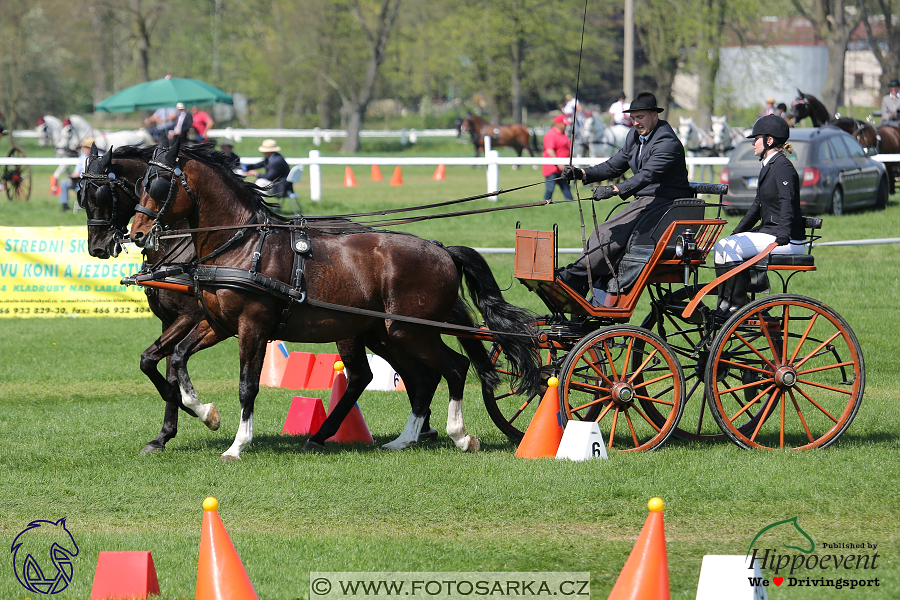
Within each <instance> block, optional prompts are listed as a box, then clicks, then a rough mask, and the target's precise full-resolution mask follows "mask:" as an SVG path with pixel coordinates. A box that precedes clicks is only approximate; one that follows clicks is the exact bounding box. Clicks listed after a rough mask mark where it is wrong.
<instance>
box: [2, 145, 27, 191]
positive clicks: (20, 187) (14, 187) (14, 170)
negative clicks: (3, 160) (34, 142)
mask: <svg viewBox="0 0 900 600" xmlns="http://www.w3.org/2000/svg"><path fill="white" fill-rule="evenodd" d="M7 156H8V157H10V158H12V157H19V158H25V156H26V155H25V152H24V151H22V150H20V149H18V148H13V149H12V150H10V151H9V154H8V155H7ZM2 175H3V177H2V178H3V187H5V188H6V197H7V198H9V199H10V200H18V201H20V202H24V201H25V200H28V198H30V197H31V166H30V165H8V166H5V167H3V173H2Z"/></svg>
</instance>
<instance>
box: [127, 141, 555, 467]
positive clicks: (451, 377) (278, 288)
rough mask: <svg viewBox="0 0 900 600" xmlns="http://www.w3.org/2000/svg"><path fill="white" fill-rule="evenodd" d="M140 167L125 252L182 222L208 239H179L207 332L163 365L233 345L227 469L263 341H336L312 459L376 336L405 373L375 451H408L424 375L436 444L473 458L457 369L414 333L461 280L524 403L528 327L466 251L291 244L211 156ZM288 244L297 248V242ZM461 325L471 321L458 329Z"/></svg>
mask: <svg viewBox="0 0 900 600" xmlns="http://www.w3.org/2000/svg"><path fill="white" fill-rule="evenodd" d="M153 163H154V164H153V165H151V167H150V168H149V169H148V170H147V173H146V174H145V176H144V179H143V182H142V185H141V188H142V193H141V199H140V207H139V208H138V214H137V215H136V216H135V219H134V223H133V224H132V227H131V240H132V242H134V243H135V244H136V245H138V246H139V247H147V246H149V247H153V246H154V245H155V243H156V240H157V239H158V235H159V232H160V231H161V230H162V228H163V227H167V226H170V225H171V224H173V223H175V222H177V221H179V220H181V219H184V218H186V219H188V221H189V223H190V226H191V227H192V228H204V229H205V228H210V229H209V230H208V231H205V232H200V233H194V234H192V235H193V241H194V246H195V251H196V252H197V254H198V255H199V256H203V257H206V258H205V259H204V262H206V263H212V264H206V265H199V266H198V267H197V269H196V271H195V274H194V276H195V280H196V282H197V283H196V286H197V296H198V298H200V301H201V302H202V303H203V304H204V307H205V309H206V312H207V314H208V319H209V320H210V321H211V322H213V323H214V324H215V327H214V329H213V331H211V332H204V331H199V332H191V333H190V334H188V336H187V337H186V338H185V339H184V340H183V341H182V342H180V343H179V344H178V345H177V346H176V349H175V353H174V354H173V364H176V369H178V368H179V366H180V365H181V363H182V362H183V361H184V360H185V359H186V356H188V355H189V354H190V353H191V351H192V349H193V348H194V347H195V346H196V345H197V344H199V343H201V342H202V341H203V339H204V337H205V336H207V335H212V336H222V335H225V336H228V335H234V334H237V335H238V346H239V352H240V363H241V367H240V386H239V396H240V401H241V423H240V426H239V427H238V431H237V435H236V436H235V440H234V443H233V444H232V446H231V447H230V448H229V449H228V450H226V451H225V453H224V454H223V455H222V458H223V459H225V460H232V459H237V458H240V453H241V451H242V450H243V449H244V448H245V447H246V446H247V444H249V443H250V441H251V439H252V437H253V406H254V401H255V399H256V396H257V394H258V392H259V377H260V372H261V370H262V363H263V358H264V356H265V350H266V342H267V341H268V340H269V339H272V338H271V336H273V335H274V333H275V331H276V329H278V330H279V331H280V333H279V337H280V338H281V339H284V340H286V341H292V342H313V343H322V342H329V341H339V340H340V342H339V344H338V350H339V351H340V354H341V359H342V360H343V361H344V363H345V364H346V366H347V371H348V373H349V380H348V383H347V390H346V392H345V393H344V395H343V396H342V397H341V399H340V400H339V401H338V404H337V406H335V408H334V409H333V410H332V412H331V413H330V414H329V415H328V418H327V419H326V420H325V423H324V424H323V425H322V427H321V429H320V430H319V431H318V432H317V433H316V434H315V435H313V436H312V437H311V438H310V439H309V441H308V442H307V445H306V446H305V447H306V448H308V449H316V448H320V447H322V446H323V445H324V442H325V440H326V439H328V438H329V437H331V436H332V435H334V433H335V432H336V431H337V426H338V425H339V424H340V422H341V421H342V420H343V419H344V417H345V416H346V415H347V414H348V413H349V412H350V409H351V408H352V406H353V405H354V403H355V402H356V400H357V399H358V398H359V396H360V394H361V393H362V392H363V390H364V389H365V387H366V385H367V384H368V383H369V381H371V379H372V372H371V369H370V368H369V366H368V361H367V360H366V358H365V353H364V352H360V350H361V349H362V348H363V347H364V345H365V344H366V340H367V339H370V338H375V339H377V340H378V341H379V342H380V343H381V344H383V345H384V346H385V347H386V348H387V349H388V350H389V351H390V352H391V354H392V355H393V357H394V359H395V360H396V361H397V363H399V364H402V365H404V371H405V372H404V373H401V376H402V377H403V378H404V383H406V386H407V390H410V392H411V393H413V394H415V396H416V402H415V406H414V408H413V411H412V414H411V415H410V417H409V420H408V422H407V425H406V428H405V429H404V431H403V432H402V433H401V434H400V436H399V437H398V438H397V439H396V440H394V442H391V443H390V444H387V445H386V447H387V448H388V449H402V448H406V447H409V446H410V445H412V444H414V443H415V442H416V440H417V438H418V434H419V432H420V431H421V429H422V425H423V422H424V420H425V415H426V414H427V411H428V410H429V407H430V403H431V399H432V396H433V394H434V390H435V389H436V387H437V383H438V381H436V380H435V376H436V377H437V380H439V379H440V376H443V377H445V378H446V379H447V383H448V389H449V393H450V407H449V410H448V415H447V434H448V435H449V436H450V437H451V439H452V440H453V442H454V443H455V444H456V446H457V447H458V448H460V449H462V450H464V451H475V450H477V449H478V448H479V443H478V440H477V439H475V438H474V437H472V436H471V435H468V434H467V433H466V431H465V425H464V423H463V417H462V397H463V391H464V387H465V376H466V371H467V370H468V366H469V360H467V359H466V358H465V357H464V356H463V355H461V354H458V353H457V352H454V351H453V350H451V349H450V348H449V347H448V346H447V345H446V344H445V343H444V342H443V340H442V339H441V330H440V329H439V328H438V327H435V326H432V325H429V324H423V323H422V322H421V321H419V320H420V319H425V320H427V321H432V322H446V320H447V318H448V317H449V316H450V315H451V312H452V311H453V309H454V307H455V306H456V304H457V302H458V300H459V297H458V292H459V289H460V285H461V283H462V281H463V280H465V283H466V285H467V287H468V289H469V293H470V296H471V297H472V298H473V300H475V303H476V304H477V306H478V308H479V310H480V312H481V314H482V315H483V317H484V318H485V322H486V325H487V327H489V328H490V329H492V330H494V331H501V332H505V333H512V334H513V335H503V334H502V333H501V334H497V335H496V337H497V338H498V340H502V342H501V343H502V344H503V348H504V350H506V351H508V352H511V354H509V355H508V358H509V360H510V361H511V362H512V363H514V364H515V365H516V366H515V368H516V369H521V371H518V372H519V373H522V374H523V377H522V381H523V382H524V384H525V387H526V388H527V389H529V390H533V391H535V393H537V392H536V390H537V389H538V386H539V383H540V370H539V366H538V365H537V364H536V363H535V355H534V352H533V351H532V349H531V347H530V339H531V336H532V331H531V328H530V326H529V325H528V324H527V323H528V322H529V321H530V319H531V317H530V315H528V314H527V313H526V312H525V311H522V310H521V309H518V308H516V307H514V306H512V305H510V304H508V303H506V302H504V301H503V298H502V295H501V293H500V288H499V286H497V283H496V281H495V280H494V277H493V275H492V274H491V271H490V267H489V266H488V265H487V263H486V262H485V261H484V258H483V257H482V256H481V255H480V254H478V253H477V252H475V251H474V250H472V249H471V248H465V247H462V246H451V247H444V246H442V245H440V244H438V243H435V242H430V241H427V240H423V239H420V238H417V237H415V236H412V235H409V234H403V233H394V232H387V231H373V230H371V229H368V228H360V229H359V230H358V231H347V230H346V226H345V228H344V230H343V231H328V230H327V229H324V230H323V229H321V228H319V227H317V226H316V225H309V226H308V227H305V228H303V229H299V230H297V231H295V232H294V233H293V234H292V233H291V231H289V230H288V229H287V228H286V227H285V225H289V223H286V222H285V220H284V219H283V218H282V217H280V216H279V215H278V214H277V213H275V212H273V211H272V210H271V208H270V204H269V203H268V202H267V201H266V200H265V198H264V197H263V196H262V195H261V193H260V191H259V190H258V189H257V188H256V187H255V186H253V185H252V184H248V183H246V182H244V181H243V180H242V179H241V178H239V177H237V176H236V175H234V173H232V171H231V169H230V168H228V165H227V164H226V162H225V160H224V155H221V154H220V153H212V152H205V151H202V150H199V149H196V148H191V147H185V148H184V149H183V150H182V151H181V155H180V156H179V143H178V141H177V140H176V142H175V144H174V146H173V147H172V148H168V149H167V148H165V147H160V148H158V149H157V152H156V153H155V154H154V160H153ZM235 226H236V227H237V228H236V229H235ZM238 233H239V234H241V235H236V234H238ZM292 235H296V236H300V237H299V238H298V241H297V242H296V243H295V242H294V241H292V239H291V238H292ZM299 241H304V242H305V243H304V244H299ZM297 248H299V249H298V250H297V252H298V253H300V254H301V255H302V256H303V257H304V258H303V261H302V262H300V263H295V259H294V254H295V249H297ZM303 248H305V250H304V249H303ZM297 264H299V265H301V266H300V267H297V266H296V265H297ZM298 271H299V272H298ZM351 282H352V283H351ZM338 307H339V308H338ZM392 315H396V316H397V317H398V318H393V317H392ZM410 319H412V320H410ZM469 323H474V321H473V319H472V318H471V317H469ZM519 334H521V335H523V336H525V337H519ZM459 340H460V344H461V345H462V347H463V350H464V351H466V353H467V354H468V355H469V357H470V359H472V360H473V363H474V365H475V370H476V372H477V374H478V376H479V378H480V379H481V381H482V383H483V385H487V386H489V387H493V386H496V385H497V384H498V383H499V376H498V375H497V372H496V370H495V369H494V366H493V365H492V364H491V361H490V359H489V357H488V356H487V352H486V351H485V349H484V346H483V344H482V342H480V341H478V340H476V339H470V338H464V337H460V338H459ZM423 367H425V368H423ZM407 374H408V375H409V380H407V378H406V377H407ZM181 377H182V375H181V374H179V381H181ZM410 386H413V388H412V390H411V389H410ZM182 390H183V393H182V400H183V402H184V403H185V404H186V405H188V406H189V407H191V406H192V405H194V404H197V399H196V396H195V394H194V393H193V390H185V389H184V386H182ZM413 390H415V391H413ZM198 410H200V406H198Z"/></svg>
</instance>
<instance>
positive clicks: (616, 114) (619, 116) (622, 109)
mask: <svg viewBox="0 0 900 600" xmlns="http://www.w3.org/2000/svg"><path fill="white" fill-rule="evenodd" d="M629 106H631V104H630V103H629V102H627V101H626V100H625V92H622V93H620V94H619V99H618V100H616V101H615V102H613V103H612V104H611V105H610V107H609V122H610V125H624V126H625V127H631V115H630V114H629V113H628V107H629Z"/></svg>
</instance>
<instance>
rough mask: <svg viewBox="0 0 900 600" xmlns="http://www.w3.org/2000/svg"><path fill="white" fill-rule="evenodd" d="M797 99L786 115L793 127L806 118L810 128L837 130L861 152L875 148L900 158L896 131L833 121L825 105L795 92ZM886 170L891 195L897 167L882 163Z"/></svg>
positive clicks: (845, 119) (854, 121)
mask: <svg viewBox="0 0 900 600" xmlns="http://www.w3.org/2000/svg"><path fill="white" fill-rule="evenodd" d="M797 93H798V94H799V97H798V98H797V99H796V100H794V102H793V103H792V104H791V111H790V115H791V118H792V119H793V120H794V122H795V123H796V122H797V121H802V120H803V119H805V118H806V117H809V118H810V120H812V123H813V127H821V126H823V125H833V126H835V127H840V128H841V129H843V130H844V131H846V132H847V133H849V134H850V135H852V136H853V137H854V138H856V141H858V142H859V144H860V145H861V146H862V147H863V148H866V149H868V148H875V149H876V151H877V152H878V153H879V154H900V129H898V128H897V127H892V126H890V125H882V126H880V127H874V126H873V125H871V124H870V123H866V122H865V121H860V120H859V119H852V118H850V117H834V118H832V117H831V115H830V114H829V113H828V109H826V108H825V105H824V104H822V102H821V101H820V100H819V99H818V98H816V97H815V96H813V95H811V94H804V93H803V92H801V91H800V90H797ZM885 166H886V167H887V169H888V181H889V182H890V186H891V189H890V193H892V194H893V193H894V190H895V181H896V178H897V177H898V176H900V163H885Z"/></svg>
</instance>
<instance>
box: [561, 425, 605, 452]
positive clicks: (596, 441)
mask: <svg viewBox="0 0 900 600" xmlns="http://www.w3.org/2000/svg"><path fill="white" fill-rule="evenodd" d="M556 458H557V459H565V460H575V461H581V460H588V459H591V458H609V456H608V455H607V454H606V445H605V444H604V443H603V435H602V434H601V433H600V426H599V425H597V424H596V423H595V422H593V421H569V422H568V423H566V430H565V431H564V432H563V437H562V441H561V442H560V443H559V450H557V451H556Z"/></svg>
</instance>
